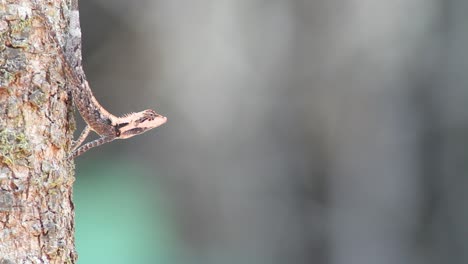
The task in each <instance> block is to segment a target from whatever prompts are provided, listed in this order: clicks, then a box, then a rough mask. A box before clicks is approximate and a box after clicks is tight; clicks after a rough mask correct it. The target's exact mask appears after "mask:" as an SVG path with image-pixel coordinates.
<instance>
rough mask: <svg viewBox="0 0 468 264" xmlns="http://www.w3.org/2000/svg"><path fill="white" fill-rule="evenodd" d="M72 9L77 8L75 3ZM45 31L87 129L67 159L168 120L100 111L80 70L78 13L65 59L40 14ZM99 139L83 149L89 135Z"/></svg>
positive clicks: (145, 113) (73, 18) (149, 112)
mask: <svg viewBox="0 0 468 264" xmlns="http://www.w3.org/2000/svg"><path fill="white" fill-rule="evenodd" d="M73 7H75V8H77V5H76V2H75V3H74V4H73ZM39 16H40V17H41V18H42V20H43V22H44V24H45V26H46V29H47V30H48V33H49V35H50V36H51V38H52V40H53V41H54V42H55V44H56V45H57V47H58V49H57V53H58V56H59V57H60V59H61V61H62V63H63V69H64V72H65V76H66V79H67V81H68V84H69V85H68V89H70V91H71V94H72V97H73V101H74V103H75V106H76V107H77V108H78V111H79V112H80V115H81V116H82V117H83V119H84V121H85V122H86V124H87V126H86V128H85V129H84V130H83V132H82V133H81V135H80V137H79V139H78V141H77V142H76V143H75V145H74V146H73V148H72V152H71V155H70V158H76V157H78V156H79V155H81V154H83V153H85V152H86V151H88V150H89V149H91V148H94V147H97V146H100V145H102V144H104V143H107V142H110V141H112V140H114V139H126V138H131V137H133V136H136V135H139V134H142V133H144V132H146V131H148V130H151V129H153V128H156V127H158V126H160V125H162V124H164V123H166V121H167V118H166V117H164V116H162V115H160V114H158V113H156V112H155V111H153V110H150V109H148V110H144V111H141V112H138V113H130V114H127V115H125V116H123V117H116V116H114V115H112V114H111V113H109V112H108V111H107V110H106V109H104V107H102V106H101V105H100V104H99V102H98V101H97V100H96V98H95V97H94V95H93V92H92V91H91V88H90V87H89V84H88V81H87V80H86V75H85V73H84V71H83V68H82V66H81V39H80V37H81V33H80V28H79V18H78V10H72V13H71V15H70V24H71V28H70V32H69V40H68V41H67V44H66V47H65V50H66V51H67V52H68V53H69V54H68V55H69V56H68V58H67V56H66V55H65V53H64V51H63V50H62V48H60V45H59V42H58V40H57V37H56V35H55V32H54V31H53V29H52V27H51V26H50V25H49V23H48V20H47V18H46V17H45V16H44V15H43V13H41V12H40V11H39ZM91 130H92V131H94V132H96V133H97V134H98V135H100V138H99V139H96V140H94V141H91V142H88V143H86V144H84V145H82V146H80V145H81V143H82V142H83V141H84V140H85V139H86V137H87V136H88V134H89V132H90V131H91Z"/></svg>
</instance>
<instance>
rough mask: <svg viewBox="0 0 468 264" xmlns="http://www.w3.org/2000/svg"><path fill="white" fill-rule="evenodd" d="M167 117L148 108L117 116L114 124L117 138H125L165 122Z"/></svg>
mask: <svg viewBox="0 0 468 264" xmlns="http://www.w3.org/2000/svg"><path fill="white" fill-rule="evenodd" d="M166 121H167V118H166V117H165V116H162V115H160V114H158V113H156V112H155V111H153V110H151V109H149V110H145V111H141V112H138V113H131V114H128V115H125V116H123V117H121V118H119V120H118V123H117V124H116V125H115V128H116V134H117V138H119V139H125V138H131V137H133V136H136V135H139V134H142V133H144V132H146V131H148V130H151V129H153V128H156V127H158V126H160V125H162V124H164V123H166Z"/></svg>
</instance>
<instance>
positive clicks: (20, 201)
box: [0, 0, 77, 264]
mask: <svg viewBox="0 0 468 264" xmlns="http://www.w3.org/2000/svg"><path fill="white" fill-rule="evenodd" d="M37 2H38V3H39V6H35V5H34V4H33V1H32V0H0V52H1V53H0V263H2V264H4V263H75V262H76V258H77V255H76V253H75V246H74V210H73V209H74V208H73V202H72V184H73V181H74V177H73V169H74V166H73V162H72V161H69V160H67V155H68V152H69V149H70V143H71V139H72V132H73V130H74V119H73V112H72V108H71V104H70V100H69V96H68V94H67V91H66V80H65V77H64V74H63V71H62V68H61V65H62V64H63V62H62V61H60V60H59V59H58V58H59V56H57V54H58V53H57V49H59V48H61V47H60V45H58V44H57V43H55V41H54V40H53V38H52V37H51V35H50V33H49V31H48V30H47V28H46V24H44V20H43V19H42V16H41V15H40V14H41V13H42V14H44V15H45V16H46V17H47V18H48V20H49V24H50V25H51V26H52V27H54V28H55V30H54V31H55V32H56V36H57V38H58V39H64V38H63V36H64V32H65V31H66V28H67V25H68V22H67V20H66V19H67V18H68V17H69V14H70V11H69V9H70V8H69V7H68V6H66V4H65V1H64V2H63V3H62V0H55V1H47V5H46V4H45V3H44V4H41V1H37Z"/></svg>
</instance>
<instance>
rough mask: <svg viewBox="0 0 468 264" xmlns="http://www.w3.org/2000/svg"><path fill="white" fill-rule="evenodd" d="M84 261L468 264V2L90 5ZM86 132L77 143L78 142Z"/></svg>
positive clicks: (80, 243) (85, 24)
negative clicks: (116, 120)
mask: <svg viewBox="0 0 468 264" xmlns="http://www.w3.org/2000/svg"><path fill="white" fill-rule="evenodd" d="M80 9H81V21H82V30H83V41H84V51H83V54H84V64H85V70H86V72H87V75H88V79H89V80H90V83H91V87H92V88H93V90H94V91H95V94H96V97H97V98H98V100H100V101H101V103H102V105H104V106H105V107H106V108H107V109H108V110H109V111H110V112H112V113H114V114H124V113H127V112H132V111H140V110H143V109H147V108H154V109H156V110H157V111H158V112H159V113H161V114H163V115H166V116H167V117H168V123H167V124H165V125H163V126H162V127H160V128H158V129H156V130H154V131H150V132H148V133H146V134H144V135H141V136H138V137H135V138H132V139H129V140H126V141H115V142H113V143H112V144H106V145H104V146H103V147H100V148H97V149H93V150H92V151H90V152H88V153H86V155H84V156H82V157H79V158H78V159H77V161H76V163H77V170H76V171H77V175H76V178H77V181H76V185H75V186H76V188H75V194H74V200H75V206H76V231H77V238H76V244H77V249H78V253H79V256H80V259H79V261H80V263H83V264H94V263H117V264H119V263H136V264H153V263H156V264H157V263H164V264H172V263H177V264H179V263H180V264H185V263H190V264H194V263H200V264H231V263H233V264H234V263H236V264H237V263H252V264H283V263H294V264H306V263H314V264H374V263H379V264H387V263H388V264H395V263H398V264H405V263H411V264H413V263H414V264H419V263H421V264H422V263H424V264H433V263H451V264H452V263H468V207H467V201H468V192H467V191H466V190H467V186H468V175H467V171H468V163H467V162H466V161H467V159H468V151H467V149H468V147H467V146H468V87H467V86H468V48H467V47H468V30H467V28H468V16H466V14H467V12H468V1H463V0H424V1H423V0H394V1H384V0H359V1H358V0H346V1H338V0H328V1H312V0H296V1H289V0H278V1H261V0H222V1H206V0H205V1H203V0H202V1H169V0H167V1H163V0H152V1H150V0H137V1H123V0H120V1H116V0H94V1H90V0H87V1H86V0H81V1H80ZM77 133H79V132H77Z"/></svg>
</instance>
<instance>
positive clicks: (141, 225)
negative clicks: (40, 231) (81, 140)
mask: <svg viewBox="0 0 468 264" xmlns="http://www.w3.org/2000/svg"><path fill="white" fill-rule="evenodd" d="M123 164H125V163H120V164H119V163H116V162H104V163H102V162H100V163H99V165H98V164H94V163H86V162H84V163H80V162H78V164H77V169H76V183H75V188H74V190H75V192H74V203H75V209H76V210H75V213H76V248H77V251H78V254H79V263H82V264H95V263H100V264H105V263H113V264H120V263H121V264H127V263H136V264H146V263H166V264H167V263H176V255H177V251H178V248H180V245H179V244H178V242H177V239H176V235H175V233H174V231H173V230H175V229H174V228H173V225H172V222H171V218H170V213H169V211H168V210H167V207H165V206H164V205H165V204H164V202H163V200H164V197H163V192H162V191H161V190H159V189H158V188H157V187H158V185H157V183H155V182H154V181H155V179H157V175H155V174H157V173H150V172H148V171H145V170H144V169H142V168H141V166H136V165H128V164H125V165H123Z"/></svg>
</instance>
